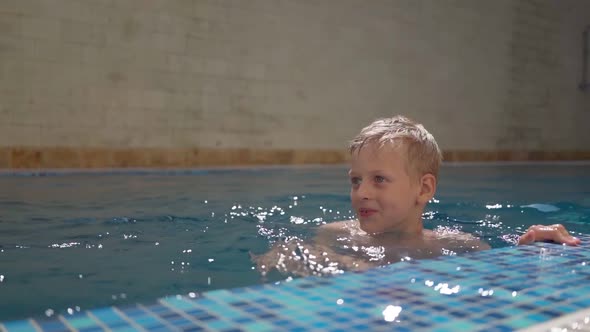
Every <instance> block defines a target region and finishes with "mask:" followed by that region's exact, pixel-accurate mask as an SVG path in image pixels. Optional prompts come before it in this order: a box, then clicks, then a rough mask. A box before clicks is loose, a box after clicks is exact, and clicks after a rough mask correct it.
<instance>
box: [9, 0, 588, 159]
mask: <svg viewBox="0 0 590 332" xmlns="http://www.w3.org/2000/svg"><path fill="white" fill-rule="evenodd" d="M587 24H590V2H589V1H585V0H564V1H557V0H555V1H542V0H519V1H509V0H497V1H488V0H440V1H435V0H431V1H414V0H371V1H366V0H176V1H161V0H160V1H157V0H125V1H118V0H103V1H99V0H94V1H90V0H77V1H75V0H53V1H50V0H2V2H1V4H0V146H3V147H14V146H27V147H66V148H67V147H78V148H80V147H95V148H190V147H200V148H210V147H219V148H244V147H249V148H254V149H257V148H279V149H324V148H325V149H340V148H342V147H344V146H345V145H346V141H347V140H348V139H349V138H350V137H351V136H352V135H354V134H355V133H356V132H357V131H358V130H359V129H360V128H361V127H362V126H363V125H365V124H367V123H368V122H370V121H371V120H373V119H374V118H376V117H381V116H389V115H392V114H396V113H403V114H407V115H409V116H411V117H414V118H416V119H417V120H419V121H421V122H423V123H424V124H425V125H426V126H427V128H429V129H430V130H431V131H432V132H433V133H434V134H435V136H436V137H437V138H438V140H439V143H440V145H441V146H442V147H443V148H444V149H446V150H486V151H487V150H519V149H525V150H527V149H533V150H590V134H589V133H590V131H589V130H587V126H588V123H590V91H588V92H586V93H583V92H581V91H579V90H578V89H577V85H578V83H579V81H580V77H581V32H582V30H583V28H584V26H585V25H587Z"/></svg>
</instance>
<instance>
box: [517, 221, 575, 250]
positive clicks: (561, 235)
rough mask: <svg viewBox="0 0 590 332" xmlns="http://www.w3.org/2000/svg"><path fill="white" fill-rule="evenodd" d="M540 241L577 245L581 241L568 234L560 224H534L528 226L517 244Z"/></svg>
mask: <svg viewBox="0 0 590 332" xmlns="http://www.w3.org/2000/svg"><path fill="white" fill-rule="evenodd" d="M540 241H553V242H556V243H561V244H567V245H568V246H577V245H578V244H580V242H581V241H580V239H578V238H577V237H574V236H572V235H570V233H569V232H568V231H567V230H566V229H565V227H563V225H561V224H555V225H534V226H531V227H529V229H528V230H527V231H526V233H524V234H523V235H522V236H521V237H520V238H519V239H518V245H523V244H531V243H533V242H540Z"/></svg>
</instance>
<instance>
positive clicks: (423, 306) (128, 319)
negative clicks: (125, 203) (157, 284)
mask: <svg viewBox="0 0 590 332" xmlns="http://www.w3.org/2000/svg"><path fill="white" fill-rule="evenodd" d="M583 241H584V245H582V246H581V247H579V248H572V247H565V246H560V245H555V244H549V243H540V244H535V245H532V246H524V247H515V248H502V249H494V250H488V251H483V252H477V253H472V254H467V255H462V256H447V257H440V258H437V259H434V260H423V261H409V262H402V263H399V264H393V265H390V266H386V267H383V268H376V269H372V270H369V271H366V272H363V273H345V274H343V275H339V276H335V277H326V278H320V277H310V278H304V279H295V280H292V281H291V282H284V283H282V284H280V285H263V286H255V287H249V288H240V289H231V290H217V291H212V292H208V293H204V294H201V295H200V296H199V297H197V298H190V297H185V296H175V297H167V298H162V299H160V300H158V301H157V302H156V303H151V304H146V305H137V306H129V307H123V308H114V307H111V308H99V309H95V310H90V311H88V312H85V313H78V314H76V315H73V316H67V317H61V320H60V319H50V320H32V321H30V320H24V321H14V322H5V323H3V324H2V325H0V329H4V330H6V331H8V332H12V331H35V326H38V327H39V329H40V330H41V331H47V332H51V331H61V330H64V329H65V328H69V327H72V328H74V329H77V330H79V331H92V330H95V331H97V330H103V327H106V328H107V329H110V330H112V331H132V330H135V329H136V328H138V327H140V328H143V329H145V330H149V331H158V330H161V331H166V330H171V329H177V330H181V331H205V330H215V331H275V330H281V331H308V330H326V331H352V330H376V331H380V330H392V329H395V330H396V331H415V330H432V331H457V330H470V331H478V330H482V331H512V330H515V329H520V328H526V327H530V326H531V325H535V324H539V323H544V322H547V321H549V320H552V319H555V318H557V317H560V316H563V315H567V314H571V313H574V312H576V311H578V310H580V309H584V308H588V307H590V282H589V281H590V264H587V262H588V263H590V251H589V250H588V249H589V248H590V246H589V245H588V243H589V242H590V238H588V237H584V238H583Z"/></svg>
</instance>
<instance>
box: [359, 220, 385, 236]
mask: <svg viewBox="0 0 590 332" xmlns="http://www.w3.org/2000/svg"><path fill="white" fill-rule="evenodd" d="M358 220H359V227H360V229H361V230H362V231H363V232H365V233H368V234H378V233H382V232H383V230H382V229H381V227H378V226H377V222H376V221H377V220H375V219H373V218H358Z"/></svg>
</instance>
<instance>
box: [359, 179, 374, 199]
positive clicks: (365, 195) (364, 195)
mask: <svg viewBox="0 0 590 332" xmlns="http://www.w3.org/2000/svg"><path fill="white" fill-rule="evenodd" d="M357 195H358V198H360V199H363V200H368V199H371V197H372V190H371V187H370V186H369V185H367V184H364V183H361V184H360V185H359V187H358V189H357Z"/></svg>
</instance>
